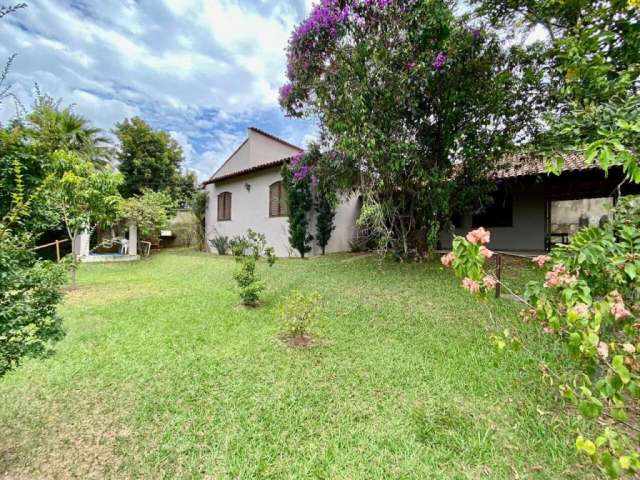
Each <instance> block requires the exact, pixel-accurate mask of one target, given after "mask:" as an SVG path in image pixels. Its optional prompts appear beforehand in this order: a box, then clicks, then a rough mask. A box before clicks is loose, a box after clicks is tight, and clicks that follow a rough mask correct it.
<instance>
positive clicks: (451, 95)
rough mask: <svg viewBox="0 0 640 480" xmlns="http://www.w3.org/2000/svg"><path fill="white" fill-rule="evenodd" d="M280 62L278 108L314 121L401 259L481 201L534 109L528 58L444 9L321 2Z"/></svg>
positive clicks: (535, 82) (421, 1) (437, 1)
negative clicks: (282, 79) (377, 213)
mask: <svg viewBox="0 0 640 480" xmlns="http://www.w3.org/2000/svg"><path fill="white" fill-rule="evenodd" d="M288 60H289V64H288V71H287V74H288V78H289V80H290V83H289V84H287V85H285V86H284V87H283V88H282V89H281V92H280V93H281V105H282V106H283V108H284V109H285V110H286V111H287V113H288V114H290V115H294V116H316V117H318V118H319V120H320V122H321V124H322V127H323V129H324V137H323V141H324V143H325V145H324V147H325V148H330V149H332V150H336V151H338V152H340V153H341V155H338V156H336V157H335V158H334V159H331V160H330V161H331V162H332V169H331V170H333V171H334V172H335V174H336V176H337V177H338V178H339V180H341V182H340V183H341V184H342V185H343V186H347V187H350V188H353V189H358V190H359V191H360V192H361V193H362V194H363V197H364V200H365V202H370V203H371V204H376V205H383V206H385V207H384V208H383V210H384V212H389V214H388V215H386V214H385V216H384V217H385V218H384V219H383V222H384V227H385V228H387V227H389V226H390V227H391V229H392V231H393V239H392V240H393V242H394V246H393V248H394V249H395V250H397V251H399V252H400V253H401V254H403V255H407V254H409V252H410V250H412V248H413V247H416V246H419V245H420V241H422V243H423V244H424V239H425V237H426V238H427V240H428V241H429V243H430V244H431V245H434V243H435V241H436V239H437V234H438V232H439V230H440V228H441V227H442V226H443V225H445V224H446V223H447V222H448V219H449V218H450V216H451V213H452V210H454V211H455V210H463V209H469V208H471V207H472V206H474V203H476V202H478V200H479V199H480V198H483V197H484V196H486V193H487V191H488V189H489V183H488V182H487V181H486V180H484V179H485V178H486V176H487V174H488V173H489V172H490V171H492V170H494V169H495V168H496V167H497V164H498V160H499V159H500V158H501V157H502V155H503V154H504V152H506V151H509V150H510V149H511V148H513V145H514V142H515V141H516V140H517V139H518V138H519V137H520V138H526V137H527V136H530V135H531V131H532V130H534V129H535V127H536V124H535V123H534V121H533V120H534V119H535V116H536V112H537V111H538V110H539V109H540V108H541V104H540V102H538V101H537V99H538V98H539V95H538V93H539V92H538V89H539V85H540V81H541V75H540V74H539V72H538V65H537V63H536V58H535V57H534V56H531V55H529V53H528V52H525V51H523V50H522V49H518V48H516V47H514V48H513V49H511V50H509V51H507V50H505V49H504V48H503V47H502V42H501V40H500V38H498V37H497V36H496V35H494V34H492V33H491V32H489V31H485V30H482V29H480V28H478V26H477V25H475V24H474V23H473V22H471V21H470V19H469V18H467V17H465V16H462V17H461V16H457V15H456V14H455V13H454V6H453V5H452V3H451V2H446V1H443V0H415V1H408V2H391V1H388V0H375V1H368V2H361V1H356V0H346V1H338V0H323V1H322V2H320V4H318V5H317V6H316V7H315V8H314V9H313V10H312V12H311V15H310V16H309V18H308V19H307V20H305V21H304V22H303V23H302V24H301V25H299V26H298V27H297V28H296V30H295V31H294V32H293V35H292V37H291V40H290V43H289V48H288ZM460 192H462V193H460ZM387 207H388V208H387Z"/></svg>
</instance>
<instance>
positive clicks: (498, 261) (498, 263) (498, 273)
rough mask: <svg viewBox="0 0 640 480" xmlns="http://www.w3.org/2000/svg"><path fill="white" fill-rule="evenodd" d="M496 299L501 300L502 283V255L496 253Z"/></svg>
mask: <svg viewBox="0 0 640 480" xmlns="http://www.w3.org/2000/svg"><path fill="white" fill-rule="evenodd" d="M496 279H497V280H498V281H497V282H496V298H500V282H501V281H502V255H500V254H499V253H496Z"/></svg>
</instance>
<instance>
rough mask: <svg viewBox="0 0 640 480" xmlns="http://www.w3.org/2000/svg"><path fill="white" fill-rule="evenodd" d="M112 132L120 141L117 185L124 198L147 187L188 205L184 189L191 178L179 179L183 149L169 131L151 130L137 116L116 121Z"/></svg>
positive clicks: (138, 193)
mask: <svg viewBox="0 0 640 480" xmlns="http://www.w3.org/2000/svg"><path fill="white" fill-rule="evenodd" d="M115 134H116V135H117V137H118V140H120V150H119V152H118V160H119V161H120V164H119V169H120V172H122V175H123V176H124V182H123V183H122V186H121V188H120V192H121V193H122V196H123V197H125V198H128V197H131V196H134V195H140V194H142V191H143V190H144V189H149V190H154V191H156V192H160V191H167V192H168V193H169V194H170V195H171V198H172V199H173V200H174V201H179V200H183V201H186V204H188V199H187V198H184V197H185V195H184V193H183V190H184V188H185V186H186V185H187V184H188V183H190V182H191V180H192V179H191V178H189V179H188V180H186V181H185V180H182V179H181V177H180V166H181V164H182V162H183V160H184V156H183V153H182V148H180V145H178V143H177V142H176V141H175V140H174V139H173V138H171V136H170V135H169V134H168V133H166V132H163V131H158V130H154V129H153V128H151V126H149V124H148V123H147V122H145V121H144V120H143V119H141V118H138V117H136V118H132V119H131V120H129V119H125V120H124V121H123V122H121V123H118V124H116V128H115ZM187 190H188V189H187ZM187 196H189V195H187Z"/></svg>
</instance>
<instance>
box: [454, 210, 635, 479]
mask: <svg viewBox="0 0 640 480" xmlns="http://www.w3.org/2000/svg"><path fill="white" fill-rule="evenodd" d="M489 240H490V234H489V232H488V231H486V230H484V229H482V228H479V229H477V230H473V231H471V232H469V233H468V234H467V235H466V236H465V237H456V238H455V239H454V242H453V252H451V253H448V254H447V255H445V256H443V257H442V264H443V265H445V266H451V267H452V268H453V270H454V272H455V274H456V276H457V277H458V278H459V279H461V282H462V287H463V288H464V289H465V290H467V291H468V292H470V293H472V294H474V295H476V296H478V297H483V296H486V293H487V292H488V291H490V290H492V289H493V288H495V286H496V282H497V280H496V279H495V278H494V277H492V276H491V275H489V274H487V273H486V260H487V259H489V258H491V254H490V253H489V252H490V250H489V249H488V248H487V247H486V245H487V243H488V242H489ZM485 249H486V251H485ZM533 263H535V264H536V265H537V267H538V268H541V269H544V280H543V281H534V282H530V283H529V284H528V285H527V289H526V292H525V295H524V298H522V299H521V300H522V302H523V304H525V305H526V308H525V311H524V313H525V318H531V317H533V318H536V319H537V320H538V321H539V322H540V324H541V327H542V329H543V332H544V333H547V334H553V335H556V336H557V337H558V340H559V341H560V342H561V343H563V344H564V345H565V346H566V349H567V352H568V354H570V355H572V356H573V357H574V358H575V364H573V365H571V366H570V368H568V369H567V371H566V372H565V371H560V372H553V375H554V376H555V383H556V384H558V385H560V393H561V394H562V395H563V396H564V398H566V399H567V400H568V401H570V402H572V403H573V404H574V405H575V406H576V408H577V410H578V411H579V412H580V413H581V414H582V415H583V416H584V417H586V418H587V419H592V420H593V421H594V422H595V421H598V422H600V424H602V423H605V424H606V428H605V429H604V431H603V432H602V433H601V434H600V435H598V436H597V438H595V439H593V440H590V439H588V438H586V437H585V436H583V435H581V436H579V437H578V439H577V440H576V447H577V448H578V449H579V450H580V451H583V452H585V453H587V454H588V455H589V456H590V457H591V458H592V460H593V461H594V462H595V463H597V464H598V465H599V466H600V467H601V468H603V470H604V471H606V472H607V473H608V474H609V475H610V476H612V477H615V478H617V476H619V475H620V474H621V473H622V472H627V473H629V474H634V473H637V472H640V452H639V451H638V450H637V443H635V442H634V441H632V438H631V437H630V435H629V432H630V431H631V430H630V429H629V427H628V425H632V429H638V430H639V431H640V422H638V420H637V417H636V414H635V412H636V411H637V409H638V406H639V405H638V399H639V398H640V358H638V353H637V352H638V349H639V348H640V318H639V317H640V282H639V279H640V199H637V198H636V199H629V200H623V201H621V204H620V206H619V207H617V209H616V210H615V211H614V212H613V215H612V220H611V221H610V222H609V223H608V224H606V225H604V226H602V227H588V228H584V229H582V230H580V231H579V232H578V233H577V234H575V235H574V236H573V237H572V238H571V242H570V244H569V245H563V246H558V247H556V248H554V249H553V251H552V252H551V253H550V254H549V255H539V256H537V257H535V258H533ZM503 285H504V284H503ZM492 338H493V339H494V341H495V342H496V345H497V346H498V347H499V348H500V349H503V348H505V347H506V346H507V345H509V344H515V343H516V342H515V340H514V339H517V338H518V337H516V336H513V335H512V334H510V333H506V334H499V335H494V336H493V337H492ZM519 341H520V340H518V342H519ZM540 364H541V365H544V369H545V375H547V376H549V375H552V373H551V372H548V367H547V366H546V364H544V363H540ZM576 371H577V372H578V373H577V374H576V373H575V372H576ZM616 422H624V425H623V427H624V428H617V426H618V425H619V424H618V423H616ZM616 472H617V473H616Z"/></svg>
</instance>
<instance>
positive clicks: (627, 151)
mask: <svg viewBox="0 0 640 480" xmlns="http://www.w3.org/2000/svg"><path fill="white" fill-rule="evenodd" d="M473 3H475V4H476V5H477V6H478V13H479V14H481V15H485V16H486V17H487V18H488V19H489V20H490V21H491V22H492V24H493V25H494V27H495V28H497V29H500V30H501V31H503V32H511V31H514V30H516V29H525V30H529V31H530V30H532V29H533V28H534V27H537V26H539V25H542V26H543V27H545V28H546V31H547V32H548V34H549V39H548V42H546V45H545V46H546V51H545V52H544V53H545V54H546V57H547V62H546V63H545V65H546V70H545V77H546V79H547V83H548V85H549V86H550V90H551V92H552V93H553V97H552V98H553V100H554V101H555V103H556V105H555V107H554V108H552V109H549V111H548V112H547V115H546V119H545V120H546V126H547V129H546V130H545V131H544V134H543V135H541V136H540V138H539V142H538V144H539V146H540V147H541V148H543V149H545V150H548V151H549V153H550V155H551V158H552V160H556V162H552V167H555V168H554V169H555V170H556V171H560V167H561V166H562V157H561V156H555V158H554V156H553V154H555V153H558V152H562V151H565V150H572V151H576V150H577V151H583V152H584V154H585V159H586V161H587V162H594V161H597V162H598V163H599V164H600V166H601V167H602V168H604V169H608V168H609V167H611V166H613V165H620V166H621V167H622V168H623V170H624V172H625V174H626V177H627V179H629V180H631V181H634V182H640V149H639V148H638V145H639V144H640V2H638V1H637V0H604V1H597V2H592V1H588V0H572V1H567V2H555V1H548V0H527V1H513V0H488V1H482V2H479V1H476V2H473Z"/></svg>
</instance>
